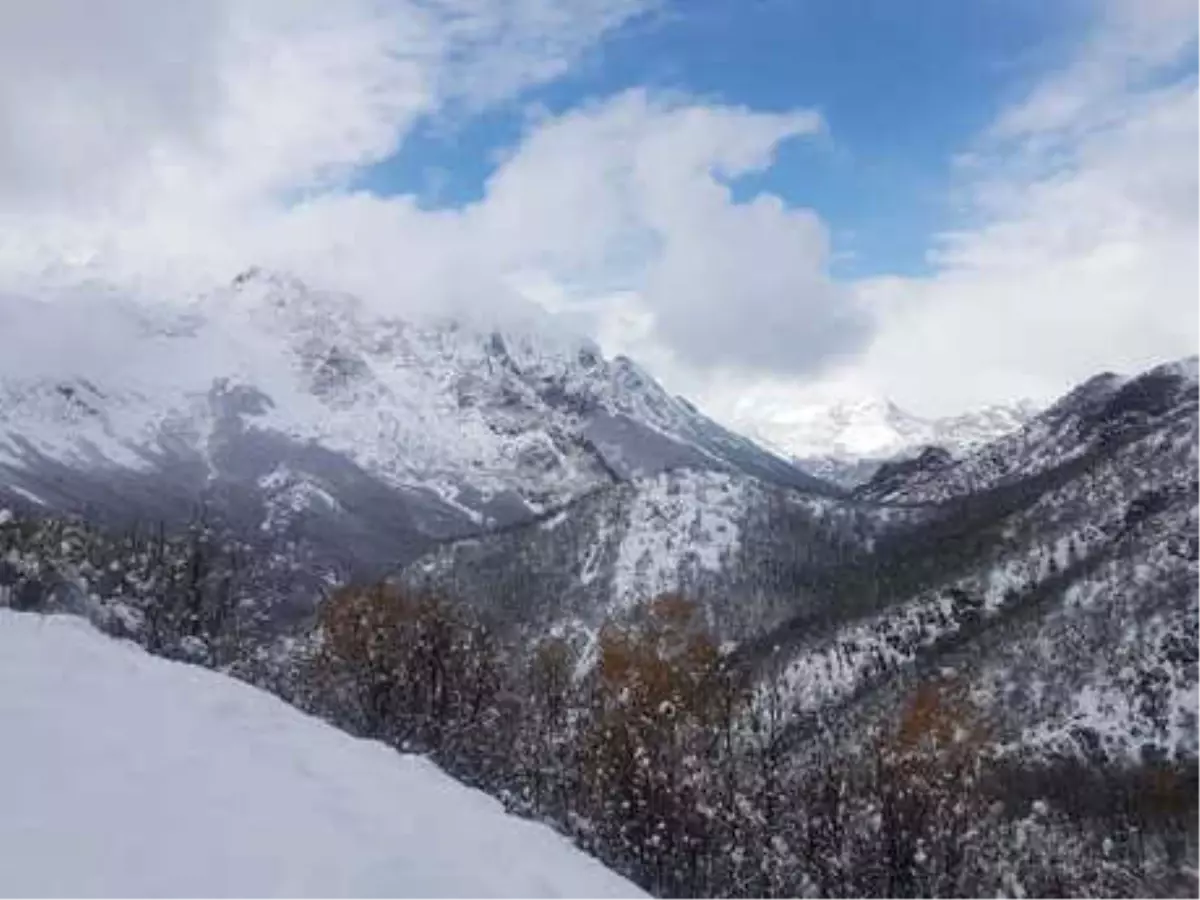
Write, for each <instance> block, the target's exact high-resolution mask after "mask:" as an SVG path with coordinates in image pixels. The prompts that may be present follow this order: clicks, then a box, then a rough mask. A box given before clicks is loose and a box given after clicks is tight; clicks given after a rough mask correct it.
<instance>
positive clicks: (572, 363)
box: [0, 272, 746, 522]
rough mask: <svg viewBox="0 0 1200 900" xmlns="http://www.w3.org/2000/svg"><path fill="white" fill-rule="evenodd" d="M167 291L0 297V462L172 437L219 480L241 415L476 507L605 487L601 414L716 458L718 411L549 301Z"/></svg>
mask: <svg viewBox="0 0 1200 900" xmlns="http://www.w3.org/2000/svg"><path fill="white" fill-rule="evenodd" d="M171 299H173V298H162V299H161V300H159V301H156V302H150V301H146V300H143V299H139V298H133V297H122V296H119V295H108V294H104V293H103V292H92V293H86V292H82V293H80V294H79V295H78V296H77V295H75V294H73V293H67V294H65V295H64V296H56V297H54V298H53V299H52V300H51V301H48V302H42V301H34V300H30V299H29V298H25V297H7V296H0V462H6V463H9V464H12V465H14V466H17V467H22V466H27V465H28V462H27V460H26V457H27V456H28V452H27V450H28V449H32V450H33V451H35V452H36V453H37V454H39V455H42V456H45V457H46V458H47V459H50V460H54V461H59V462H64V463H67V464H68V465H71V466H74V467H79V468H92V467H96V466H111V467H123V468H127V469H133V470H139V469H148V468H152V467H153V464H154V461H155V459H156V458H157V457H158V455H159V453H160V452H161V450H162V448H163V446H164V445H169V446H171V447H172V448H180V449H183V450H186V451H187V452H188V453H191V454H195V455H196V456H198V457H199V458H201V459H203V460H206V461H207V462H208V464H209V469H210V476H215V475H216V474H219V473H216V472H215V471H214V469H213V466H214V459H215V458H217V456H218V455H217V454H215V453H214V451H215V450H216V449H219V448H220V447H221V446H222V443H223V440H224V436H225V435H226V434H227V433H228V432H229V430H230V425H231V422H232V421H240V422H241V424H242V425H243V426H245V427H247V428H248V429H253V430H256V431H260V432H272V433H275V434H278V435H284V436H286V437H288V438H289V439H290V440H291V442H292V443H294V444H298V445H316V446H319V447H321V448H323V449H325V450H329V451H332V452H334V453H336V454H338V455H340V456H343V457H345V458H347V459H349V460H351V461H353V462H354V463H355V464H356V465H358V466H359V467H360V468H362V469H363V470H365V471H366V472H368V473H371V474H372V475H373V476H375V477H377V478H379V479H381V480H383V481H384V482H386V483H388V484H389V485H391V486H393V487H398V488H417V489H428V490H431V491H433V492H434V493H435V494H437V495H438V496H440V497H441V498H442V499H443V500H444V501H445V502H446V503H447V504H449V505H451V506H454V507H455V508H457V509H459V510H461V511H463V512H466V513H467V514H468V515H469V516H470V517H471V518H475V519H476V520H477V521H479V522H482V519H481V518H479V517H478V509H477V508H476V507H477V506H478V505H480V504H482V503H484V502H486V500H487V499H489V498H492V497H495V496H497V495H501V494H505V493H507V492H511V491H516V492H517V493H519V494H520V495H521V496H522V498H523V499H524V500H525V501H526V505H527V507H528V508H529V509H530V510H531V511H534V512H537V511H541V510H545V509H551V508H553V507H554V506H555V505H558V504H562V503H565V502H567V501H568V500H570V499H573V498H574V497H576V496H578V495H579V494H581V493H583V492H585V491H586V490H587V489H589V488H593V487H596V486H597V485H600V484H604V483H607V481H608V480H609V475H608V473H607V471H606V470H605V468H604V466H603V465H602V464H601V462H600V461H599V460H598V459H597V458H596V454H595V452H593V451H589V450H586V449H584V448H583V446H582V445H581V443H580V437H581V435H583V434H585V433H587V430H588V427H589V422H591V421H592V420H593V419H594V418H597V417H600V418H603V417H608V418H614V417H619V416H626V417H630V418H632V419H633V420H634V421H635V422H636V423H637V424H638V425H639V426H642V427H644V428H645V429H647V430H648V431H649V432H652V433H655V434H658V435H662V436H663V437H664V438H665V440H666V442H667V443H668V444H674V445H676V446H678V447H681V448H683V449H686V450H688V451H689V452H693V453H695V454H698V455H699V456H700V457H701V458H706V459H712V460H713V461H714V465H716V464H720V462H721V460H723V459H724V458H725V457H724V456H722V455H721V453H720V452H719V451H717V450H712V449H711V448H708V449H706V441H707V440H708V439H709V438H711V437H712V436H713V434H714V433H719V432H715V431H714V429H715V428H716V426H715V425H713V424H712V423H711V422H709V421H708V420H707V419H705V418H704V417H703V416H702V415H701V414H699V413H698V412H696V411H695V410H694V409H693V408H691V407H690V406H689V405H688V404H686V403H685V402H683V401H681V400H679V399H678V398H675V397H672V396H671V395H669V394H668V393H667V392H666V391H664V390H663V389H662V387H661V386H660V385H658V384H657V383H656V382H654V381H653V379H651V378H650V377H649V376H648V375H646V374H645V373H644V372H642V371H641V370H640V369H638V368H637V367H636V366H635V365H634V364H633V363H631V362H629V361H628V360H625V359H623V358H620V357H618V358H617V359H615V360H613V361H611V362H609V361H606V360H604V359H603V358H601V357H600V356H599V352H598V350H596V348H595V347H594V346H593V345H592V344H591V343H590V342H588V341H586V340H584V339H582V338H573V337H570V336H568V335H564V334H559V333H556V329H555V328H554V327H553V323H552V321H551V320H552V318H553V317H547V318H546V319H538V320H537V321H530V322H528V323H525V324H523V325H522V326H521V327H522V328H523V329H525V330H524V331H521V330H519V329H517V330H514V329H509V330H507V331H496V330H493V329H491V328H490V327H482V324H481V323H479V322H476V323H473V324H471V323H459V322H450V321H444V320H436V319H421V320H419V321H417V320H414V321H402V320H399V319H396V318H393V317H389V316H386V315H381V314H380V313H379V312H378V311H375V310H372V309H371V308H368V307H367V306H366V305H365V304H364V303H362V302H360V301H359V300H357V299H356V298H355V297H353V296H351V295H348V294H343V293H335V292H330V291H322V290H314V289H311V288H309V287H307V286H305V285H304V284H302V283H300V282H298V281H295V280H294V279H290V278H288V277H287V276H284V275H278V274H272V273H262V272H258V273H254V274H250V275H247V277H246V278H239V279H238V280H236V282H235V284H233V285H232V286H230V287H228V288H225V289H221V290H217V291H213V292H211V293H209V294H206V295H203V296H200V297H196V298H190V300H189V301H188V302H186V303H183V304H180V303H172V302H164V301H170V300H171ZM130 346H135V347H136V348H137V352H135V353H130V352H129V351H128V348H129V347H130ZM726 437H728V438H729V439H730V440H732V439H733V436H728V435H727V436H726ZM619 449H620V448H614V451H613V452H614V453H616V452H618V451H619ZM745 449H746V448H742V447H737V448H733V450H731V451H730V452H734V451H737V452H742V451H744V450H745ZM726 455H728V454H726ZM735 455H736V454H735ZM466 498H471V499H470V500H469V501H468V499H466Z"/></svg>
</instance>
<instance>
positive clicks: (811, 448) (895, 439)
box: [737, 397, 1034, 485]
mask: <svg viewBox="0 0 1200 900" xmlns="http://www.w3.org/2000/svg"><path fill="white" fill-rule="evenodd" d="M1033 413H1034V408H1033V407H1032V406H1031V405H1030V404H1029V403H1027V402H1018V403H1014V404H1012V405H996V406H989V407H986V408H984V409H981V410H977V411H974V412H969V413H964V414H962V415H958V416H948V417H944V418H934V419H931V418H922V417H920V416H916V415H913V414H912V413H909V412H907V411H905V410H903V409H901V408H900V407H898V406H897V405H896V404H895V403H892V402H891V401H890V400H887V399H886V398H883V397H853V398H850V397H839V398H835V399H831V400H827V401H820V402H811V403H804V404H800V405H797V406H788V407H773V408H772V407H769V408H765V409H756V410H755V415H754V416H753V418H750V417H747V418H745V419H744V420H739V421H738V423H737V424H738V427H739V428H741V430H742V431H744V432H745V433H746V434H748V435H750V436H751V437H753V438H754V439H755V440H757V441H759V442H760V443H762V444H763V446H765V447H770V448H771V449H772V450H774V451H775V452H776V453H779V454H781V455H784V456H786V457H789V458H792V459H795V460H797V461H798V462H799V463H800V465H801V466H802V467H804V468H805V469H807V470H808V471H810V472H812V473H813V474H815V475H818V476H820V477H822V478H828V479H831V480H834V481H836V482H838V483H841V484H847V485H852V484H855V483H858V482H860V481H864V480H866V478H867V477H869V476H870V474H871V472H872V471H874V469H875V468H876V467H877V466H878V465H879V464H880V463H881V462H883V461H885V460H890V459H895V458H897V457H906V456H909V455H911V454H913V453H915V452H916V451H918V450H919V449H920V448H922V447H927V446H937V447H943V448H945V449H946V450H948V451H950V453H952V454H954V455H956V456H957V455H960V454H962V453H965V452H967V451H969V450H971V449H973V448H975V447H979V446H982V445H983V444H986V443H988V442H989V441H993V440H996V439H997V438H999V437H1001V436H1003V435H1005V434H1009V433H1011V432H1013V431H1015V430H1016V429H1018V428H1020V427H1021V426H1022V425H1023V424H1024V423H1025V422H1026V421H1028V420H1029V418H1030V417H1031V416H1032V415H1033Z"/></svg>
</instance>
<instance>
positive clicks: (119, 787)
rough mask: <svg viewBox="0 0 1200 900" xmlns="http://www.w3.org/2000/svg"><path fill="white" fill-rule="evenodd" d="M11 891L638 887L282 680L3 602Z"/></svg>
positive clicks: (6, 846)
mask: <svg viewBox="0 0 1200 900" xmlns="http://www.w3.org/2000/svg"><path fill="white" fill-rule="evenodd" d="M0 732H2V733H3V735H4V738H3V740H0V797H2V798H3V802H0V892H3V893H4V894H7V895H18V896H20V895H24V896H408V897H440V896H479V897H482V896H514V897H515V896H522V897H527V896H528V897H541V896H560V897H563V896H584V897H600V896H605V897H618V896H635V895H640V891H638V889H637V888H635V887H634V886H633V885H632V884H630V883H629V882H627V881H625V880H623V879H621V878H620V877H618V876H617V875H615V874H613V873H612V872H610V871H608V870H607V869H605V868H604V867H603V866H601V865H600V864H599V863H598V862H596V861H595V860H593V859H591V858H590V857H588V856H586V855H584V854H583V853H581V852H579V851H577V850H575V849H574V848H573V847H571V846H570V845H569V844H568V842H567V841H566V840H565V839H563V838H561V837H560V836H558V835H557V834H555V833H554V832H552V831H551V830H550V829H548V828H546V827H545V826H542V825H537V824H534V823H532V822H527V821H524V820H520V819H516V818H513V817H510V816H507V815H505V814H504V813H503V812H502V811H501V808H500V805H499V804H498V803H497V802H496V801H495V800H492V799H491V798H489V797H487V796H486V795H484V794H482V793H480V792H477V791H474V790H471V789H468V788H466V787H464V786H462V785H460V784H458V783H457V782H455V781H453V780H452V779H450V778H449V777H448V776H446V775H444V774H443V773H442V772H441V771H439V770H438V769H437V768H436V767H435V766H433V765H432V764H431V763H429V762H427V761H426V760H424V759H422V758H419V757H413V756H402V755H399V754H397V753H395V752H394V751H392V750H390V749H388V748H386V747H384V746H383V745H382V744H377V743H373V742H367V741H360V740H356V739H353V738H351V737H349V736H347V735H345V734H343V733H341V732H339V731H336V730H334V729H333V728H331V727H329V726H327V725H325V724H324V723H322V722H320V721H318V720H315V719H312V718H308V717H306V716H304V715H302V714H300V713H299V712H297V711H295V710H294V709H292V708H291V707H289V706H287V705H285V704H284V703H283V702H282V701H279V700H277V699H275V698H273V697H271V696H270V695H268V694H265V693H262V692H260V691H258V690H255V689H253V688H251V687H249V686H247V685H244V684H242V683H241V682H237V681H234V680H231V679H229V678H226V677H224V676H221V675H217V674H214V673H212V672H209V671H205V670H202V669H198V668H193V667H190V666H185V665H181V664H177V663H170V662H166V661H164V660H161V659H158V658H156V657H152V656H149V655H147V654H144V653H142V652H141V651H140V650H138V649H136V648H135V647H134V646H133V645H130V644H124V643H119V642H114V641H112V640H110V639H108V638H105V637H103V636H101V635H100V634H99V633H98V632H95V631H93V630H92V629H91V627H90V626H88V625H87V624H86V623H84V622H82V621H81V620H78V619H71V618H65V617H47V618H43V617H40V616H35V615H24V614H19V613H13V612H9V611H7V610H0Z"/></svg>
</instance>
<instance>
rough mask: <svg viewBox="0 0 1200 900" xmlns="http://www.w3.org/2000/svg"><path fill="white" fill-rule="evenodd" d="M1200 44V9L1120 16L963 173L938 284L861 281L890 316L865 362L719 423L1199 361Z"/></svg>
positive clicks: (1043, 393)
mask: <svg viewBox="0 0 1200 900" xmlns="http://www.w3.org/2000/svg"><path fill="white" fill-rule="evenodd" d="M1195 41H1196V8H1195V4H1194V3H1191V2H1182V3H1180V2H1174V0H1164V2H1161V3H1160V2H1156V3H1144V2H1140V0H1123V2H1118V3H1113V4H1111V5H1110V6H1109V7H1107V13H1106V15H1105V16H1104V17H1103V18H1102V20H1101V21H1100V22H1099V23H1098V24H1097V26H1096V29H1095V31H1094V33H1093V34H1092V35H1091V36H1090V37H1089V38H1088V40H1087V41H1085V43H1084V45H1083V46H1082V47H1081V48H1080V51H1079V54H1078V56H1077V58H1075V59H1074V60H1073V61H1072V62H1071V63H1070V64H1069V65H1068V66H1066V67H1065V68H1064V69H1063V70H1062V71H1059V72H1055V73H1052V74H1051V75H1050V76H1048V77H1047V78H1045V79H1044V80H1043V81H1042V83H1041V84H1039V85H1037V86H1036V87H1035V88H1034V89H1033V90H1032V91H1031V93H1030V94H1029V96H1028V97H1026V98H1025V99H1024V100H1022V101H1021V102H1020V103H1017V104H1015V105H1013V106H1012V107H1011V108H1008V109H1004V110H1002V111H1000V113H999V114H998V115H997V117H996V120H995V122H994V123H993V125H992V127H991V128H989V129H988V130H987V132H986V133H985V134H984V135H982V136H981V138H980V140H979V142H978V144H977V145H976V146H974V147H971V148H969V149H968V150H967V151H966V152H964V154H963V156H962V157H961V158H960V159H959V160H958V163H959V165H958V171H959V173H960V174H961V176H962V177H963V178H966V179H968V181H966V182H965V185H964V192H965V194H966V196H967V198H968V200H969V209H970V211H971V213H972V222H971V224H970V225H969V226H968V227H964V228H962V229H960V230H957V231H955V232H952V233H946V234H943V235H940V236H939V238H938V240H937V243H936V245H935V246H934V248H933V249H932V251H931V253H930V261H931V263H932V264H933V266H934V269H935V271H934V274H932V275H931V276H929V277H921V278H880V279H874V280H871V281H869V282H866V283H861V284H859V285H857V286H856V289H857V290H858V292H859V294H860V297H861V299H862V301H863V302H864V304H866V305H867V306H869V307H870V308H871V309H872V310H873V312H874V314H875V317H876V330H875V334H874V337H873V340H872V342H871V344H870V346H869V347H868V348H867V350H866V351H865V352H864V353H863V354H862V355H861V357H859V358H858V359H856V360H854V361H853V362H852V363H850V364H848V365H846V366H844V367H842V368H841V369H839V370H838V371H836V372H835V373H834V374H833V375H832V376H831V377H830V378H828V379H825V380H823V381H821V382H818V383H811V382H809V383H800V382H797V381H795V380H791V381H789V380H783V379H778V378H775V379H766V380H762V381H757V382H746V381H742V382H740V383H737V385H736V386H735V387H732V388H731V387H729V386H728V385H722V386H720V387H719V388H717V389H714V390H713V392H712V393H711V395H710V396H711V401H710V402H711V405H712V406H713V408H714V410H715V411H716V412H717V413H718V414H720V415H722V416H724V417H725V418H727V419H730V420H732V421H735V422H736V421H748V420H753V419H755V418H769V417H770V415H771V412H770V410H771V409H772V408H777V407H778V406H779V405H780V403H781V402H783V400H782V398H785V397H790V398H791V400H792V402H793V403H802V402H804V401H805V399H807V398H809V397H812V396H814V394H823V393H829V392H836V391H838V390H840V389H843V390H844V389H848V390H863V391H870V392H877V393H880V394H884V395H888V396H891V397H893V398H894V399H896V400H897V401H898V402H900V403H901V404H902V405H907V406H909V407H910V408H912V409H914V410H915V411H917V412H923V413H927V414H953V413H957V412H961V411H963V410H964V409H968V408H972V407H978V406H982V405H986V404H988V403H993V402H1004V401H1008V400H1012V399H1016V398H1019V397H1032V398H1035V399H1038V400H1042V401H1047V400H1050V399H1053V398H1054V397H1056V396H1058V395H1060V394H1061V393H1062V392H1064V391H1066V390H1067V389H1069V388H1070V387H1071V386H1072V385H1073V384H1075V383H1077V382H1079V381H1081V380H1083V379H1086V378H1087V377H1089V376H1091V375H1093V374H1095V373H1097V372H1098V371H1101V370H1104V369H1115V370H1118V371H1138V370H1141V369H1143V368H1145V367H1148V366H1150V365H1153V364H1154V363H1156V362H1159V361H1162V360H1164V359H1169V358H1173V357H1178V356H1184V355H1188V354H1194V353H1196V352H1197V345H1198V339H1197V329H1198V327H1200V326H1198V322H1197V294H1198V283H1197V242H1198V239H1200V233H1198V230H1197V190H1198V186H1197V141H1198V137H1197V99H1198V98H1197V89H1196V77H1195V72H1194V70H1193V71H1190V72H1187V73H1186V74H1184V75H1182V76H1181V75H1180V74H1179V72H1180V71H1181V68H1182V66H1183V65H1184V64H1186V63H1187V60H1188V59H1189V57H1190V55H1191V54H1194V52H1195Z"/></svg>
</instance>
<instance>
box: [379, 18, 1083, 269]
mask: <svg viewBox="0 0 1200 900" xmlns="http://www.w3.org/2000/svg"><path fill="white" fill-rule="evenodd" d="M1094 11H1095V10H1094V8H1093V7H1092V6H1091V5H1089V4H1087V3H1083V2H1080V0H1053V2H1046V0H970V2H964V0H920V2H910V3H901V2H896V0H691V2H683V0H676V2H675V3H673V4H671V5H669V6H666V7H664V8H663V9H661V10H660V11H657V12H655V13H651V14H649V15H647V16H644V17H642V18H639V19H637V20H635V21H633V22H631V23H629V24H627V25H626V26H624V27H623V28H622V29H621V30H620V31H618V32H617V33H616V34H615V35H612V36H610V37H609V38H608V39H607V40H606V41H605V42H604V43H603V44H601V45H600V46H598V47H596V48H594V49H593V50H592V51H591V52H590V54H589V55H588V56H587V57H586V58H585V60H584V62H583V63H582V64H581V65H579V66H577V67H576V68H575V69H574V70H572V71H571V72H570V73H568V74H567V75H566V76H565V77H564V78H561V79H559V80H557V81H554V82H551V83H550V84H547V85H543V86H540V87H538V88H537V89H535V90H532V91H530V92H528V93H526V94H525V95H524V96H522V97H521V98H519V100H517V101H514V102H511V103H508V104H505V105H503V106H500V107H498V108H493V109H490V110H487V111H485V112H484V113H483V114H480V115H455V114H454V113H453V112H451V113H449V114H446V113H445V112H443V113H442V114H440V115H438V116H437V117H436V118H429V119H426V120H424V121H423V122H421V123H420V124H419V125H418V126H417V127H416V128H415V129H414V130H413V131H412V132H411V133H410V134H409V136H408V137H407V139H406V140H405V142H404V143H403V145H402V146H401V148H400V150H399V151H398V152H397V153H396V154H395V155H393V156H392V157H390V158H389V159H387V160H385V161H384V162H382V163H381V164H378V165H376V166H374V167H372V168H371V169H369V170H368V171H367V172H365V173H364V174H363V175H362V176H361V178H360V181H359V185H360V186H362V187H365V188H367V189H369V190H371V191H372V192H374V193H378V194H382V195H390V194H401V193H415V194H417V195H418V196H419V197H420V198H421V203H422V205H423V206H425V207H427V208H437V207H457V206H461V205H463V204H464V203H468V202H472V201H475V200H478V199H479V198H480V196H481V195H482V193H483V189H484V183H485V181H486V179H487V177H488V176H489V174H490V173H491V172H492V171H493V170H494V168H495V166H496V164H497V159H498V158H499V156H500V155H501V154H502V153H503V152H504V151H506V150H507V149H508V148H510V147H512V146H514V145H515V144H517V143H518V142H519V140H520V138H521V135H522V130H523V125H524V123H525V121H526V118H527V116H528V114H529V110H530V108H531V107H532V108H535V109H537V108H540V109H545V110H548V111H549V112H551V113H561V112H564V111H566V110H569V109H571V108H574V107H577V106H579V105H580V104H582V103H586V102H588V101H590V100H596V99H601V98H604V97H607V96H611V95H613V94H616V93H618V92H620V91H622V90H624V89H627V88H630V87H634V86H641V87H648V88H651V89H658V90H662V91H667V92H681V93H685V94H687V95H691V96H695V97H700V98H704V99H705V100H706V101H709V102H714V103H722V104H732V105H745V106H748V107H752V108H754V109H756V110H764V111H769V110H777V111H784V110H788V109H793V108H796V107H808V108H813V109H816V110H818V111H820V113H821V114H822V116H823V117H824V119H825V122H826V126H827V134H826V135H824V136H821V137H817V138H804V139H796V140H792V141H789V142H786V143H785V144H783V145H782V146H781V147H780V149H779V152H778V156H777V161H776V164H775V166H773V167H772V168H771V169H770V170H768V171H766V172H763V173H758V174H754V175H752V176H747V177H746V178H744V179H742V180H741V181H739V182H738V183H737V184H735V185H734V195H735V197H737V198H738V199H742V198H747V197H749V196H752V195H753V194H755V193H758V192H760V191H769V192H770V193H772V194H775V195H777V196H779V197H780V198H782V199H783V200H784V201H785V202H787V203H788V204H790V205H793V206H802V207H810V208H812V209H814V210H815V211H816V212H817V213H818V214H819V215H820V216H821V217H822V219H823V220H824V221H825V222H826V223H827V225H828V226H829V228H830V230H831V234H832V239H833V258H832V261H831V267H832V271H833V274H834V275H835V276H839V277H843V278H856V277H863V276H870V275H878V274H884V273H887V274H899V275H920V274H925V273H927V272H928V271H929V265H928V263H927V261H926V251H927V249H928V248H929V245H930V239H931V237H932V236H933V235H934V234H936V233H938V232H941V231H944V230H947V229H949V228H954V227H959V226H960V225H961V224H963V223H962V222H961V220H960V216H961V212H960V211H959V210H958V209H956V207H955V205H954V203H953V197H954V195H955V194H954V190H953V188H954V177H955V176H954V170H953V165H952V160H953V159H954V157H955V155H956V154H958V153H960V152H962V151H964V150H965V149H967V148H968V147H969V146H970V143H971V141H972V139H973V137H974V136H975V135H977V134H978V133H979V132H980V131H981V130H982V129H983V128H984V127H986V125H987V124H988V123H989V121H990V120H992V119H993V118H994V117H995V115H996V113H997V111H998V110H999V109H1001V108H1003V107H1004V106H1006V105H1007V104H1010V103H1012V102H1014V101H1015V100H1016V99H1017V98H1019V97H1020V96H1021V95H1022V94H1023V93H1025V92H1027V91H1028V90H1029V89H1030V86H1031V85H1032V84H1034V83H1036V81H1037V79H1038V78H1039V77H1041V76H1042V75H1043V74H1044V73H1045V72H1047V71H1050V70H1053V69H1054V68H1055V67H1056V66H1059V65H1061V64H1062V62H1063V60H1064V59H1065V58H1067V57H1069V55H1070V54H1071V53H1072V52H1073V51H1074V49H1075V48H1076V45H1077V44H1078V43H1079V41H1080V38H1081V35H1082V34H1083V33H1084V32H1085V29H1086V27H1087V25H1088V24H1089V19H1090V17H1091V14H1092V13H1094Z"/></svg>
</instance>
